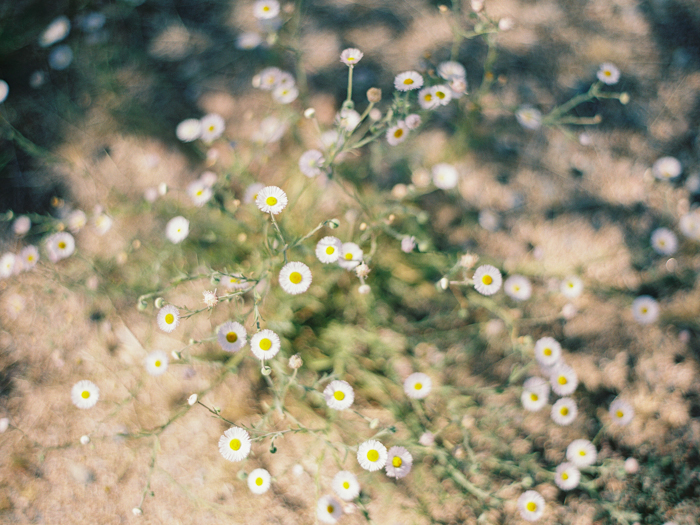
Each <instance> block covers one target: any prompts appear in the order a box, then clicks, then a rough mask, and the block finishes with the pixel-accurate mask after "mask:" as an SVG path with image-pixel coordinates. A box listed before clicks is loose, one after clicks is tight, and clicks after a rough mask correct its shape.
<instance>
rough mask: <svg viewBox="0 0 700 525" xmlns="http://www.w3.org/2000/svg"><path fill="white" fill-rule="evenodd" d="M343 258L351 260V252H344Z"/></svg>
mask: <svg viewBox="0 0 700 525" xmlns="http://www.w3.org/2000/svg"><path fill="white" fill-rule="evenodd" d="M345 260H346V261H352V254H351V253H346V254H345Z"/></svg>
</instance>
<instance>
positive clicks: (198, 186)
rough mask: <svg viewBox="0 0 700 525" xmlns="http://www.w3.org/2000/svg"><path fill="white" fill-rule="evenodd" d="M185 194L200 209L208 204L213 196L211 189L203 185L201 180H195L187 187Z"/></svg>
mask: <svg viewBox="0 0 700 525" xmlns="http://www.w3.org/2000/svg"><path fill="white" fill-rule="evenodd" d="M187 194H188V195H189V196H190V199H192V203H193V204H194V205H195V206H197V207H198V208H201V207H202V206H204V205H205V204H206V203H207V202H209V201H210V200H211V198H212V196H213V195H214V194H213V193H212V191H211V188H210V187H209V186H207V185H206V184H204V183H203V182H202V181H201V180H195V181H192V182H190V183H189V184H188V185H187Z"/></svg>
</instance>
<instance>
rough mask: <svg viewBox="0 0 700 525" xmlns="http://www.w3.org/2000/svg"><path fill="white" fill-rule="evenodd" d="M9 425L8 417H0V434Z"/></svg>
mask: <svg viewBox="0 0 700 525" xmlns="http://www.w3.org/2000/svg"><path fill="white" fill-rule="evenodd" d="M9 426H10V420H9V419H8V418H6V417H3V418H0V434H2V433H4V432H5V431H7V429H8V427H9Z"/></svg>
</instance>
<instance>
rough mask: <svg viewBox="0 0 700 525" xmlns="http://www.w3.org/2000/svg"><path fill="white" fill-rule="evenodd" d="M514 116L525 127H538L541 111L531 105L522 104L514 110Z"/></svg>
mask: <svg viewBox="0 0 700 525" xmlns="http://www.w3.org/2000/svg"><path fill="white" fill-rule="evenodd" d="M515 118H516V119H517V120H518V123H519V124H520V125H521V126H522V127H524V128H525V129H539V127H540V126H541V125H542V113H540V111H539V110H537V109H535V108H533V107H531V106H522V107H521V108H519V109H518V111H516V112H515Z"/></svg>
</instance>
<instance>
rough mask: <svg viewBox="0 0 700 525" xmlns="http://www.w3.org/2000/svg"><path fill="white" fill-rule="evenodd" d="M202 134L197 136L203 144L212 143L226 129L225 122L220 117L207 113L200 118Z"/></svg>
mask: <svg viewBox="0 0 700 525" xmlns="http://www.w3.org/2000/svg"><path fill="white" fill-rule="evenodd" d="M200 122H201V123H202V134H201V135H200V136H199V138H201V139H202V140H203V141H204V142H213V141H214V140H216V139H218V138H219V137H220V136H221V135H222V134H223V132H224V129H226V122H225V121H224V118H223V117H222V116H221V115H218V114H216V113H209V114H208V115H205V116H203V117H202V119H201V121H200Z"/></svg>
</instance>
